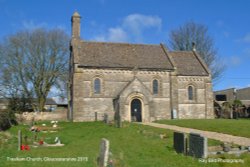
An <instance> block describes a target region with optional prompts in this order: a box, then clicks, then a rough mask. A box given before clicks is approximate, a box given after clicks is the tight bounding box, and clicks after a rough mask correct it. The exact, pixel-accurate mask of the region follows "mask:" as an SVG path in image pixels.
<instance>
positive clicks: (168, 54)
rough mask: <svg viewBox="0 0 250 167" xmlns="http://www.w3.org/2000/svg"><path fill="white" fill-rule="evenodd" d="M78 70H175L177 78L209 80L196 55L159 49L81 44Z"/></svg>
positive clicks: (125, 45)
mask: <svg viewBox="0 0 250 167" xmlns="http://www.w3.org/2000/svg"><path fill="white" fill-rule="evenodd" d="M78 48H79V49H80V50H79V51H80V52H79V60H78V62H77V63H78V64H79V67H85V68H117V69H132V68H135V67H136V68H138V69H142V70H143V69H144V70H174V69H175V68H176V69H177V72H178V75H184V76H208V75H209V71H208V69H207V67H206V65H205V64H204V63H203V61H202V60H201V59H200V58H199V56H198V55H197V54H196V52H192V51H174V52H173V51H167V50H166V49H165V47H164V46H163V45H162V44H160V45H149V44H129V43H111V42H88V41H81V42H80V47H78Z"/></svg>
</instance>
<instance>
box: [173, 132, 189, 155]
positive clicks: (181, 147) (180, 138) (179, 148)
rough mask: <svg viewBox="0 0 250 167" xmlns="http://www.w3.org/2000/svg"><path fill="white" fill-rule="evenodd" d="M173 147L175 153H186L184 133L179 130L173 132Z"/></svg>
mask: <svg viewBox="0 0 250 167" xmlns="http://www.w3.org/2000/svg"><path fill="white" fill-rule="evenodd" d="M174 149H175V151H176V152H177V153H183V154H186V153H187V143H186V135H185V134H184V133H180V132H174Z"/></svg>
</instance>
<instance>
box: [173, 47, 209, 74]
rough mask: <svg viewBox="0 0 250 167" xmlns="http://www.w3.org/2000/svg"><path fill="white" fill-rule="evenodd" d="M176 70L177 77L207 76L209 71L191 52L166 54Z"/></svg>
mask: <svg viewBox="0 0 250 167" xmlns="http://www.w3.org/2000/svg"><path fill="white" fill-rule="evenodd" d="M168 54H169V55H170V56H171V57H172V59H173V61H174V64H175V66H176V68H177V72H178V75H184V76H207V75H209V70H208V68H207V67H206V64H205V63H203V61H202V60H201V58H200V57H199V55H197V53H196V52H193V51H172V52H168Z"/></svg>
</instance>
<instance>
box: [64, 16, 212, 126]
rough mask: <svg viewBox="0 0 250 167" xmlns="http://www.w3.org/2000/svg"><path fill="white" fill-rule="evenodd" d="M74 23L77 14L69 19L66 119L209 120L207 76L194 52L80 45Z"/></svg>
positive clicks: (124, 45)
mask: <svg viewBox="0 0 250 167" xmlns="http://www.w3.org/2000/svg"><path fill="white" fill-rule="evenodd" d="M80 19H81V17H80V15H79V14H78V13H77V12H75V13H74V14H73V16H72V18H71V22H72V39H71V46H70V77H69V82H70V85H69V88H70V98H69V104H70V109H69V113H68V116H69V119H70V120H73V121H94V120H95V113H97V115H98V117H99V119H103V118H101V117H103V115H104V114H107V115H108V117H109V119H114V118H115V115H117V114H118V116H119V118H121V120H122V121H137V122H147V121H154V120H160V119H173V118H174V119H175V118H176V119H190V118H193V119H204V118H213V117H214V112H213V93H212V83H211V73H210V71H209V69H208V68H207V66H206V64H205V63H204V61H203V60H202V59H201V58H200V56H199V55H198V54H197V52H196V51H195V49H194V50H193V51H169V50H168V49H167V48H166V47H165V46H164V45H163V44H158V45H155V44H152V45H149V44H130V43H112V42H92V41H85V40H82V39H81V38H80Z"/></svg>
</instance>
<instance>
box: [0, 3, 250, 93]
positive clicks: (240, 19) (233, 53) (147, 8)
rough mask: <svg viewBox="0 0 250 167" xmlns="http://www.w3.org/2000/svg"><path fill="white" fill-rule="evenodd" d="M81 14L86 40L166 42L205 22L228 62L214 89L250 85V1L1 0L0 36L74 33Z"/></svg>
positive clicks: (82, 28)
mask: <svg viewBox="0 0 250 167" xmlns="http://www.w3.org/2000/svg"><path fill="white" fill-rule="evenodd" d="M76 10H77V11H78V12H79V13H80V15H81V16H82V24H81V37H82V38H83V39H85V40H98V41H103V40H104V41H114V42H117V41H119V42H132V43H152V44H159V43H161V42H162V43H165V44H167V43H168V34H169V32H170V31H171V30H172V29H175V28H177V27H179V26H180V25H182V24H184V23H185V22H187V21H194V22H197V23H200V24H204V25H206V26H207V27H208V29H209V35H210V36H211V37H212V38H213V39H214V42H215V46H216V48H217V49H218V55H219V56H220V57H221V59H222V60H223V61H224V62H226V64H227V69H226V71H225V73H224V75H223V77H222V78H221V80H220V81H219V82H218V83H216V84H214V90H220V89H225V88H229V87H236V88H243V87H247V86H250V1H249V0H171V1H170V0H136V1H135V0H91V1H90V0H89V1H87V0H86V1H85V0H0V38H3V37H5V36H7V35H9V34H13V33H15V32H16V31H19V30H22V29H26V28H28V29H33V28H36V27H41V26H42V27H45V28H55V27H59V28H63V29H64V30H65V31H66V32H67V33H68V34H70V32H71V28H70V25H71V23H70V18H71V15H72V14H73V12H74V11H76Z"/></svg>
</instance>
